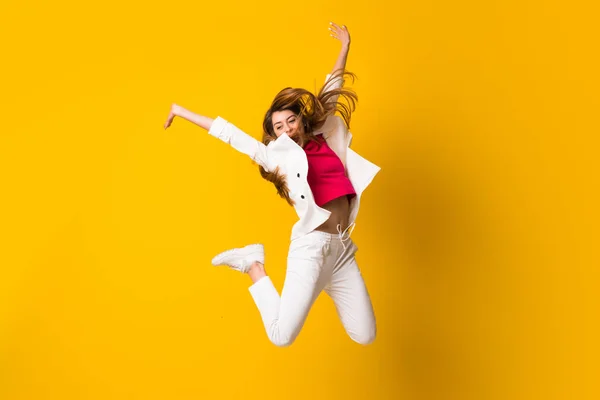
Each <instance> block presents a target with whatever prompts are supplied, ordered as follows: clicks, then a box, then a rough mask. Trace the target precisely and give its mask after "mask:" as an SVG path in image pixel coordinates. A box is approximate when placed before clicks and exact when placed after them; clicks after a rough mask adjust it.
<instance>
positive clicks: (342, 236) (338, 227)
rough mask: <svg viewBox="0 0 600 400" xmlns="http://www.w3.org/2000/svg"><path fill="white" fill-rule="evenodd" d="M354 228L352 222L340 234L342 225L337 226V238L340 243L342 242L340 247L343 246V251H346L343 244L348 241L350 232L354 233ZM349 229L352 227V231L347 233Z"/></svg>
mask: <svg viewBox="0 0 600 400" xmlns="http://www.w3.org/2000/svg"><path fill="white" fill-rule="evenodd" d="M355 226H356V224H355V223H354V222H353V223H351V224H350V225H348V226H347V227H346V229H344V232H342V224H337V231H338V237H339V238H340V241H341V242H342V246H344V250H346V245H345V244H344V242H345V241H346V240H349V239H350V235H351V234H352V231H354V227H355ZM350 227H352V229H351V230H350V232H348V229H350ZM346 234H347V236H346V238H345V239H344V235H346Z"/></svg>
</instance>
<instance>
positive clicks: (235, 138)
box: [164, 104, 272, 171]
mask: <svg viewBox="0 0 600 400" xmlns="http://www.w3.org/2000/svg"><path fill="white" fill-rule="evenodd" d="M175 117H180V118H183V119H185V120H187V121H190V122H192V123H194V124H196V125H198V126H200V127H202V128H204V129H206V130H207V131H208V133H209V134H210V135H212V136H214V137H216V138H218V139H221V140H222V141H223V142H225V143H227V144H229V145H230V146H231V147H233V148H234V149H236V150H237V151H239V152H241V153H244V154H246V155H248V156H249V157H250V158H252V160H254V161H256V162H257V163H258V164H259V165H261V166H262V167H263V168H265V169H266V170H267V171H269V170H270V169H271V167H272V165H271V162H270V160H269V158H268V154H267V146H265V145H264V144H263V143H261V142H259V141H258V140H256V139H254V138H253V137H252V136H250V135H248V134H247V133H245V132H243V131H242V130H240V129H239V128H238V127H236V126H235V125H233V124H231V123H229V122H227V121H226V120H224V119H223V118H221V117H217V118H214V119H213V118H210V117H206V116H204V115H200V114H196V113H194V112H192V111H190V110H187V109H185V108H183V107H181V106H180V105H177V104H173V105H171V111H170V113H169V116H168V117H167V120H166V121H165V124H164V128H165V129H167V128H168V127H169V126H171V124H172V123H173V119H175Z"/></svg>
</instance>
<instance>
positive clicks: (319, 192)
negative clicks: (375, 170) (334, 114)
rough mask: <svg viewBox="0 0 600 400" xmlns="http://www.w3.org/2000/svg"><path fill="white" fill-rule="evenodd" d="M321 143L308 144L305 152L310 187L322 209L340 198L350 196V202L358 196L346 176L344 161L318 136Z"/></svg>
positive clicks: (312, 142) (311, 142)
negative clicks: (326, 204)
mask: <svg viewBox="0 0 600 400" xmlns="http://www.w3.org/2000/svg"><path fill="white" fill-rule="evenodd" d="M316 138H317V140H318V141H319V143H316V142H314V141H310V142H308V143H307V144H306V145H305V146H304V152H305V153H306V158H307V160H308V176H307V180H308V185H309V186H310V189H311V191H312V193H313V196H314V198H315V203H316V204H317V205H318V206H319V207H321V206H322V205H324V204H325V203H328V202H330V201H331V200H334V199H337V198H338V197H342V196H348V200H350V199H351V198H353V197H354V196H356V192H355V191H354V187H353V186H352V183H351V182H350V179H348V177H347V176H346V172H345V169H344V164H342V160H340V158H339V157H338V156H337V154H335V153H334V152H333V150H331V148H330V147H329V146H328V145H327V142H326V141H325V139H323V135H317V136H316Z"/></svg>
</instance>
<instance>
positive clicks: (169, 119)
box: [165, 103, 180, 129]
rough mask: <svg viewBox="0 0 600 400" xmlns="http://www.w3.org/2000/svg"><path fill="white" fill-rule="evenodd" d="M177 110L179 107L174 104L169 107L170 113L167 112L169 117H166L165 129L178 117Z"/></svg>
mask: <svg viewBox="0 0 600 400" xmlns="http://www.w3.org/2000/svg"><path fill="white" fill-rule="evenodd" d="M179 108H180V107H179V106H178V105H177V104H175V103H173V104H172V105H171V112H169V116H168V117H167V121H166V122H165V129H167V128H168V127H169V126H171V123H172V122H173V119H174V118H175V117H176V116H177V115H178V112H179Z"/></svg>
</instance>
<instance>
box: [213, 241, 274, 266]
mask: <svg viewBox="0 0 600 400" xmlns="http://www.w3.org/2000/svg"><path fill="white" fill-rule="evenodd" d="M255 261H258V262H259V263H261V264H264V263H265V248H264V246H263V245H262V244H259V243H257V244H250V245H248V246H246V247H242V248H239V249H231V250H227V251H224V252H222V253H220V254H217V255H216V256H215V257H214V258H213V259H212V261H211V263H212V265H214V266H218V265H228V266H229V267H231V268H232V269H235V270H237V271H240V272H244V273H246V272H248V270H249V269H250V267H251V266H252V264H253V263H254V262H255Z"/></svg>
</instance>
